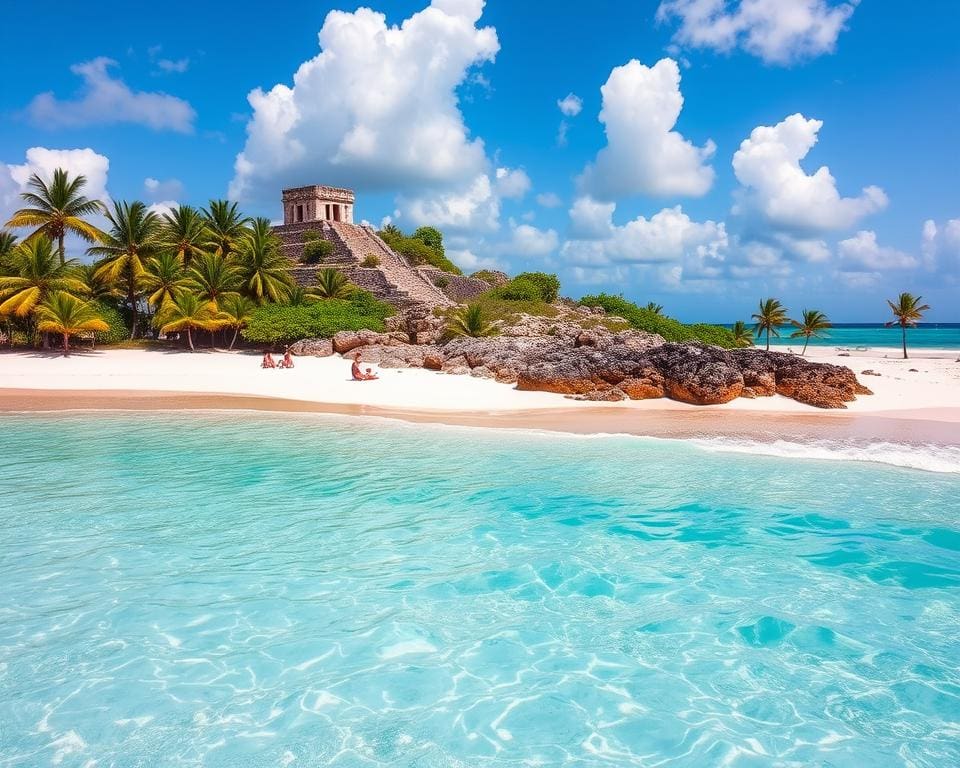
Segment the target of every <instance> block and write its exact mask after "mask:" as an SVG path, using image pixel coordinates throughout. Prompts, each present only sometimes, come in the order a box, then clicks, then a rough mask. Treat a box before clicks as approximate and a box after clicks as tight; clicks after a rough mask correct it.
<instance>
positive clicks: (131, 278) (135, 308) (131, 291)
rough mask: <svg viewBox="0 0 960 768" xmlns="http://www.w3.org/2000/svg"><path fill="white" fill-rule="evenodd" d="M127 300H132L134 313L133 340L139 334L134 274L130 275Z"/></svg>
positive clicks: (131, 324)
mask: <svg viewBox="0 0 960 768" xmlns="http://www.w3.org/2000/svg"><path fill="white" fill-rule="evenodd" d="M127 301H129V302H130V311H131V312H132V314H133V321H132V322H131V323H130V341H133V339H134V337H135V336H136V335H137V299H136V296H134V293H133V275H131V276H130V282H129V285H128V286H127Z"/></svg>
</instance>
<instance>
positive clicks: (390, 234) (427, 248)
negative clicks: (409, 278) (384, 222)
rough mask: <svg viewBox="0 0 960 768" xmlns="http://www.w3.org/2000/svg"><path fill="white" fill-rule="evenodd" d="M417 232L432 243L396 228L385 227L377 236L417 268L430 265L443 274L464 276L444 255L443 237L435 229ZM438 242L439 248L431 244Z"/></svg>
mask: <svg viewBox="0 0 960 768" xmlns="http://www.w3.org/2000/svg"><path fill="white" fill-rule="evenodd" d="M417 232H420V233H421V234H424V236H425V237H426V238H427V241H430V242H427V241H425V240H423V239H421V238H419V237H407V236H406V235H404V234H403V232H401V231H400V230H399V229H397V227H394V226H389V227H384V228H383V229H382V230H380V232H378V233H377V234H379V235H380V238H381V239H382V240H383V242H385V243H386V244H387V245H388V246H390V247H391V248H392V249H393V250H395V251H396V252H397V253H399V254H400V255H401V256H403V257H404V258H405V259H406V260H407V261H409V262H410V263H411V264H412V265H413V266H415V267H417V266H420V265H422V264H429V265H430V266H432V267H436V268H437V269H439V270H442V271H443V272H450V273H452V274H454V275H462V274H463V273H462V272H461V271H460V268H459V267H458V266H457V265H456V264H454V263H453V262H452V261H450V259H448V258H447V257H446V256H445V255H444V251H443V235H441V234H440V233H439V232H438V231H437V230H436V229H434V228H433V227H420V229H418V230H417ZM432 233H435V234H436V236H435V237H434V235H433V234H432ZM437 241H439V245H438V246H435V245H431V244H430V243H431V242H432V243H436V242H437Z"/></svg>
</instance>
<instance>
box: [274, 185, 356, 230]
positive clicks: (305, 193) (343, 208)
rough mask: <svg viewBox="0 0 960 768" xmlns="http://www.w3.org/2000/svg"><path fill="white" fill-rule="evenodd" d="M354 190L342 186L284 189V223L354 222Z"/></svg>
mask: <svg viewBox="0 0 960 768" xmlns="http://www.w3.org/2000/svg"><path fill="white" fill-rule="evenodd" d="M354 199H355V197H354V194H353V190H350V189H342V188H340V187H322V186H312V187H294V188H293V189H285V190H283V223H284V224H302V223H303V222H307V221H343V222H346V223H347V224H353V202H354Z"/></svg>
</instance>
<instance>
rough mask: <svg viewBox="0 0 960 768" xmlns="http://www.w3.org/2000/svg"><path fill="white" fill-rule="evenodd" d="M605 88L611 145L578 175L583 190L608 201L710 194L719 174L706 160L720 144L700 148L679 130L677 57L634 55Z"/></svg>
mask: <svg viewBox="0 0 960 768" xmlns="http://www.w3.org/2000/svg"><path fill="white" fill-rule="evenodd" d="M600 92H601V94H602V96H603V108H602V109H601V111H600V121H601V122H602V123H603V124H604V126H605V130H606V134H607V146H606V147H604V148H603V149H601V150H600V152H599V154H598V155H597V158H596V161H595V162H594V163H591V164H590V165H588V166H587V167H586V169H585V170H584V172H583V174H582V175H581V176H580V178H579V179H578V183H579V186H580V188H581V190H582V191H583V192H585V193H587V194H590V195H591V196H593V197H596V198H598V199H602V200H613V199H616V198H619V197H624V196H629V195H638V194H644V195H661V196H663V195H691V196H701V195H704V194H706V192H707V191H708V190H709V189H710V187H711V185H712V184H713V178H714V171H713V168H711V167H710V166H709V165H706V162H707V161H708V160H709V158H710V157H711V156H712V155H713V153H714V151H715V149H716V146H715V145H714V143H713V142H712V141H708V142H707V143H706V145H704V146H703V147H696V146H694V145H693V144H692V143H691V142H689V141H687V140H686V139H685V138H684V137H683V136H682V135H681V134H679V133H677V132H676V131H674V130H673V128H674V126H675V125H676V122H677V119H678V118H679V116H680V110H681V109H682V108H683V96H682V94H681V93H680V69H679V68H678V67H677V62H675V61H674V60H673V59H661V60H660V61H658V62H657V63H656V64H655V65H654V66H652V67H647V66H644V65H643V64H641V63H640V62H639V61H637V60H636V59H634V60H632V61H630V62H629V63H627V64H625V65H624V66H622V67H615V68H614V69H613V70H612V71H611V72H610V77H609V78H608V79H607V82H606V83H605V84H604V85H603V87H602V88H601V89H600Z"/></svg>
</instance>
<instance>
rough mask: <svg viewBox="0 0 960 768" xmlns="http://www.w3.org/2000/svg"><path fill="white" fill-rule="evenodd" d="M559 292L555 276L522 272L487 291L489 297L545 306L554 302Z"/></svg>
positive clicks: (558, 282) (558, 284)
mask: <svg viewBox="0 0 960 768" xmlns="http://www.w3.org/2000/svg"><path fill="white" fill-rule="evenodd" d="M559 292H560V281H559V280H558V279H557V276H556V275H548V274H546V273H544V272H524V273H522V274H520V275H517V276H516V277H515V278H513V280H510V281H509V282H506V283H504V284H503V285H498V286H496V287H495V288H492V289H491V290H489V291H487V293H488V294H489V295H490V296H491V297H493V298H497V299H504V300H506V301H542V302H545V303H547V304H551V303H553V302H554V301H556V300H557V294H558V293H559Z"/></svg>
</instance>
